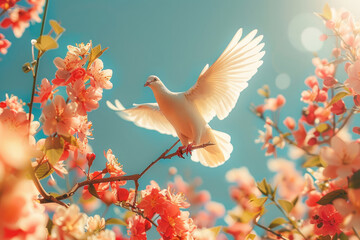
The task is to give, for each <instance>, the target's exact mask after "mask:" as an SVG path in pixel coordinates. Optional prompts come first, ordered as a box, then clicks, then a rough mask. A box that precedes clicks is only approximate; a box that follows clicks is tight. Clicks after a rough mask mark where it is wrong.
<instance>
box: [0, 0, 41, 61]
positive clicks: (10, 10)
mask: <svg viewBox="0 0 360 240" xmlns="http://www.w3.org/2000/svg"><path fill="white" fill-rule="evenodd" d="M18 2H20V1H19V0H1V1H0V9H2V13H5V12H6V13H7V15H8V16H6V17H4V18H3V19H0V27H2V28H9V27H11V28H12V30H13V32H14V35H15V37H17V38H20V37H21V36H22V35H23V33H24V31H25V29H26V28H28V27H29V26H30V22H31V21H33V22H40V21H41V18H40V17H39V14H41V13H42V12H43V6H44V3H45V0H27V5H28V6H27V7H25V6H20V5H19V4H18ZM10 45H11V43H10V42H9V41H8V40H6V39H5V36H4V35H3V34H0V53H1V54H6V53H7V49H8V48H9V47H10Z"/></svg>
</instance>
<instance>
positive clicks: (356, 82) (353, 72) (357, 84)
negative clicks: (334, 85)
mask: <svg viewBox="0 0 360 240" xmlns="http://www.w3.org/2000/svg"><path fill="white" fill-rule="evenodd" d="M346 72H347V74H348V76H349V78H348V79H347V80H346V81H345V84H346V85H348V86H349V87H351V88H352V89H353V90H354V91H355V92H356V93H357V94H360V60H357V61H356V62H355V63H353V64H350V65H349V66H348V67H347V68H346Z"/></svg>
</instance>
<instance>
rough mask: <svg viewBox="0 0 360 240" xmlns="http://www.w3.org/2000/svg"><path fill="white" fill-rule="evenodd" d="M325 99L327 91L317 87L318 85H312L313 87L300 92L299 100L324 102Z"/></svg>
mask: <svg viewBox="0 0 360 240" xmlns="http://www.w3.org/2000/svg"><path fill="white" fill-rule="evenodd" d="M326 100H327V92H326V91H324V90H321V89H319V86H318V85H314V87H313V88H312V89H311V91H310V90H307V91H303V92H302V93H301V101H303V102H305V103H309V104H310V103H312V102H325V101H326Z"/></svg>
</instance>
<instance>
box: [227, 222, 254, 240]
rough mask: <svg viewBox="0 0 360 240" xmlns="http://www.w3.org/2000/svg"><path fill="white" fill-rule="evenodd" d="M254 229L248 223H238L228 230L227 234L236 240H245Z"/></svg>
mask: <svg viewBox="0 0 360 240" xmlns="http://www.w3.org/2000/svg"><path fill="white" fill-rule="evenodd" d="M252 230H253V227H252V226H251V225H250V224H247V223H241V222H236V223H234V224H231V225H230V226H229V227H227V228H226V230H225V232H226V233H228V234H230V235H232V236H233V237H234V239H235V240H242V239H245V238H246V236H247V235H248V234H249V233H251V231H252Z"/></svg>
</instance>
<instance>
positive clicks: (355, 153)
mask: <svg viewBox="0 0 360 240" xmlns="http://www.w3.org/2000/svg"><path fill="white" fill-rule="evenodd" d="M330 143H331V147H327V146H325V147H322V148H321V149H320V156H321V158H322V159H323V160H324V161H325V162H326V163H327V164H328V165H327V166H326V167H325V170H324V176H326V177H330V178H336V177H338V176H339V177H347V176H350V175H351V174H352V173H353V172H354V171H356V170H358V169H360V145H359V143H358V142H356V141H354V142H344V141H343V140H342V139H341V138H339V137H338V136H334V137H333V138H332V139H331V142H330Z"/></svg>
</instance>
